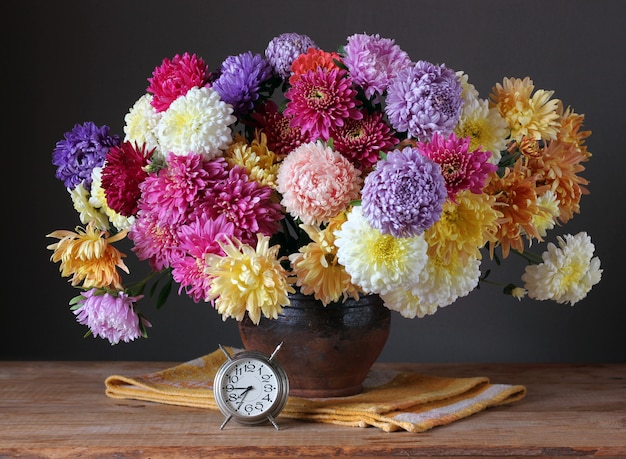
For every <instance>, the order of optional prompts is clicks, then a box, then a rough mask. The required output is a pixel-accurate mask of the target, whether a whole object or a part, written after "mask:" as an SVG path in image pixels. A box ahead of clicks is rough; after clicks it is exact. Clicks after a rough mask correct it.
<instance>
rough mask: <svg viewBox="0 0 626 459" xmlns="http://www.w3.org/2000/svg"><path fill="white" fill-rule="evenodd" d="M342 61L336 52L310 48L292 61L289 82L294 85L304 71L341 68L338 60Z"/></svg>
mask: <svg viewBox="0 0 626 459" xmlns="http://www.w3.org/2000/svg"><path fill="white" fill-rule="evenodd" d="M340 61H341V56H339V54H337V53H336V52H332V53H329V52H328V51H324V50H323V49H318V48H309V49H308V51H307V52H306V53H302V54H300V55H299V56H298V57H297V58H295V59H294V61H293V62H292V63H291V76H290V77H289V84H290V85H291V86H294V85H295V84H296V83H297V82H298V80H300V77H301V76H302V74H303V73H307V72H308V71H309V70H318V69H320V70H324V71H330V70H333V69H339V68H340V67H339V66H338V65H337V62H340Z"/></svg>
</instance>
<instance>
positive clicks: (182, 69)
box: [147, 53, 211, 112]
mask: <svg viewBox="0 0 626 459" xmlns="http://www.w3.org/2000/svg"><path fill="white" fill-rule="evenodd" d="M210 77H211V72H209V68H208V66H207V65H206V64H205V63H204V61H203V60H202V59H201V58H199V57H197V56H196V55H195V54H193V55H189V53H185V54H183V55H182V56H180V55H178V54H177V55H176V56H174V58H173V59H172V60H169V59H167V58H166V59H163V62H162V63H161V65H160V66H159V67H156V68H155V69H154V72H152V78H148V81H149V82H150V86H148V89H147V92H149V93H152V94H153V98H152V102H151V104H152V106H153V107H154V108H155V109H156V111H157V112H163V111H165V110H167V109H168V107H169V106H170V104H171V103H172V102H174V100H176V99H177V98H178V97H179V96H183V95H185V94H187V91H189V90H190V89H191V88H193V87H202V86H205V85H207V83H208V81H209V78H210Z"/></svg>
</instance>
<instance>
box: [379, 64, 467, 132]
mask: <svg viewBox="0 0 626 459" xmlns="http://www.w3.org/2000/svg"><path fill="white" fill-rule="evenodd" d="M461 89H462V88H461V83H460V81H459V79H458V78H457V77H456V74H455V72H454V70H452V69H448V68H446V66H445V65H434V64H431V63H430V62H426V61H419V62H417V63H416V64H415V65H414V66H413V67H408V68H405V69H403V70H400V71H399V72H398V74H397V75H396V76H395V77H394V78H393V79H392V80H391V83H390V84H389V88H388V92H387V106H386V107H385V112H386V113H387V116H388V117H389V122H390V123H391V125H392V126H393V128H394V129H396V130H397V131H400V132H407V135H408V136H409V137H413V138H416V139H418V140H420V141H428V140H430V138H431V137H432V135H433V133H434V132H439V133H441V134H443V135H445V136H447V135H448V134H450V133H451V132H452V130H453V129H454V127H455V126H456V124H457V122H458V121H459V117H460V115H461V108H462V106H463V99H462V98H461Z"/></svg>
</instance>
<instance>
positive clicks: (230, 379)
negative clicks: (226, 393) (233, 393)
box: [227, 375, 239, 384]
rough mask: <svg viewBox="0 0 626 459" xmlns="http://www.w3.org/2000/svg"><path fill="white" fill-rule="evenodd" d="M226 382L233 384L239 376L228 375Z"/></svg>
mask: <svg viewBox="0 0 626 459" xmlns="http://www.w3.org/2000/svg"><path fill="white" fill-rule="evenodd" d="M227 378H228V384H235V383H236V382H237V381H239V376H236V375H232V376H231V375H228V376H227Z"/></svg>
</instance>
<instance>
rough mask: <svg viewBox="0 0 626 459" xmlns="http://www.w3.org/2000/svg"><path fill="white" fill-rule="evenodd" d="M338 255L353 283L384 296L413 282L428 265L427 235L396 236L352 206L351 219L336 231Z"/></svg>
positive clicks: (368, 291) (349, 215) (358, 207)
mask: <svg viewBox="0 0 626 459" xmlns="http://www.w3.org/2000/svg"><path fill="white" fill-rule="evenodd" d="M335 245H336V246H337V258H338V260H339V263H341V264H342V265H343V266H344V267H345V269H346V271H347V272H348V274H350V276H351V277H352V282H353V283H354V284H355V285H359V286H360V287H361V288H362V289H363V290H364V291H365V292H367V293H378V294H381V295H384V294H386V293H388V292H390V291H393V290H395V289H402V288H404V287H403V286H405V285H413V284H415V283H416V282H417V281H418V279H419V273H420V271H421V270H422V268H423V267H424V266H425V265H426V261H427V255H426V250H427V245H426V242H425V241H424V236H423V235H419V236H413V237H403V238H397V237H394V236H392V235H390V234H383V233H381V232H380V231H379V230H377V229H376V228H373V227H372V226H371V225H370V224H369V223H368V221H367V219H366V218H365V216H364V215H363V213H362V212H361V207H360V206H356V207H353V208H352V210H351V211H350V212H349V214H348V219H347V220H346V222H345V223H344V224H343V225H342V226H341V229H339V230H337V231H335Z"/></svg>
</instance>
